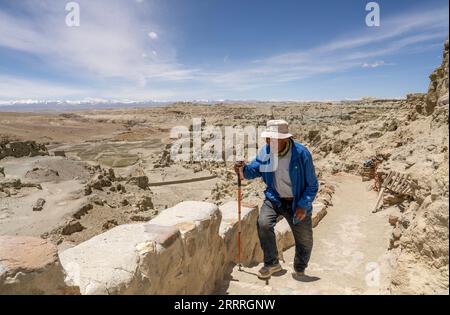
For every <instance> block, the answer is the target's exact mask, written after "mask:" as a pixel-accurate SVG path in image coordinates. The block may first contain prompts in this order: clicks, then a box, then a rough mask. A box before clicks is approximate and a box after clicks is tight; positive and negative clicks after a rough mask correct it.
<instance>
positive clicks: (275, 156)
mask: <svg viewBox="0 0 450 315" xmlns="http://www.w3.org/2000/svg"><path fill="white" fill-rule="evenodd" d="M261 136H262V137H263V138H266V145H265V146H264V147H263V148H262V149H261V151H260V152H259V154H258V156H257V157H256V158H255V159H254V160H253V161H252V162H251V163H250V164H248V165H246V164H245V163H244V162H236V164H235V167H234V169H235V171H236V172H237V173H238V174H239V175H238V176H240V177H241V178H242V179H243V178H245V179H254V178H257V177H262V179H263V180H264V182H265V184H266V186H267V188H266V190H265V191H264V194H265V200H264V203H263V205H262V207H261V209H260V212H259V216H258V222H257V228H258V236H259V241H260V244H261V248H262V250H263V252H264V266H263V267H262V268H261V269H260V270H259V277H260V278H261V279H267V278H269V277H270V276H271V275H272V274H273V273H275V272H277V271H280V270H282V268H281V265H280V263H279V261H278V251H277V245H276V239H275V232H274V227H275V224H276V223H277V218H278V217H279V216H283V217H284V218H285V219H286V220H287V222H288V223H289V225H290V227H291V230H292V232H293V234H294V239H295V259H294V270H295V272H294V274H293V276H294V278H298V277H301V276H303V275H304V272H305V269H306V267H307V266H308V261H309V258H310V256H311V251H312V247H313V232H312V220H311V214H312V203H313V201H314V198H315V197H316V194H317V191H318V181H317V177H316V174H315V170H314V165H313V161H312V157H311V154H310V153H309V151H308V150H307V149H306V148H305V147H304V146H303V145H301V144H300V143H297V142H295V141H294V140H293V139H292V135H291V134H290V133H289V130H288V123H287V122H286V121H284V120H270V121H268V122H267V130H266V131H265V132H263V133H262V134H261ZM275 160H278V163H276V162H275ZM269 164H271V166H270V167H268V165H269Z"/></svg>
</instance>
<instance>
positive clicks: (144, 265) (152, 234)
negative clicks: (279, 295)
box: [60, 201, 293, 294]
mask: <svg viewBox="0 0 450 315" xmlns="http://www.w3.org/2000/svg"><path fill="white" fill-rule="evenodd" d="M257 215H258V210H257V208H256V207H248V206H246V207H245V206H244V207H243V208H242V219H241V229H242V257H241V261H242V263H243V265H244V266H249V265H252V264H254V263H257V262H260V261H261V259H262V252H261V249H260V246H259V241H258V236H257V232H256V218H257ZM237 230H238V225H237V204H236V202H230V203H227V204H225V205H223V206H221V207H220V208H219V207H217V206H215V205H214V204H210V203H206V202H193V201H187V202H182V203H180V204H178V205H176V206H175V207H173V208H169V209H167V210H165V211H164V212H162V213H161V214H159V215H158V216H157V217H156V218H154V219H153V220H151V221H149V222H146V223H140V224H128V225H122V226H118V227H115V228H113V229H111V230H109V231H107V232H105V233H103V234H101V235H98V236H96V237H94V238H92V239H90V240H88V241H86V242H84V243H82V244H80V245H78V246H75V247H73V248H70V249H67V250H66V251H64V252H62V253H61V254H60V258H61V262H62V264H63V266H64V268H65V270H66V272H67V274H68V277H67V283H68V285H76V286H79V287H80V291H81V294H208V293H211V292H212V291H213V290H214V288H215V286H216V283H217V281H219V280H222V279H223V277H224V276H225V275H226V273H229V272H230V271H231V269H232V267H233V265H234V264H235V263H236V257H237ZM288 232H290V231H289V230H287V229H283V228H278V227H277V234H278V242H279V245H278V246H279V247H280V248H283V247H287V246H292V244H290V245H289V244H287V243H290V242H291V243H292V241H293V240H292V239H291V240H289V236H288V234H289V233H288Z"/></svg>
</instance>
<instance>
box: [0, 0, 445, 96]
mask: <svg viewBox="0 0 450 315" xmlns="http://www.w3.org/2000/svg"><path fill="white" fill-rule="evenodd" d="M136 1H138V0H136ZM78 2H79V3H80V7H81V26H80V27H73V28H69V27H66V26H65V24H64V19H63V18H61V8H60V7H58V6H55V5H54V2H53V1H51V0H43V1H40V2H36V1H33V0H23V1H20V4H17V5H20V6H21V9H23V11H24V12H25V13H27V14H23V15H20V16H19V15H17V16H16V15H12V14H11V13H7V11H0V47H2V46H3V47H7V48H9V49H13V50H17V51H22V52H27V53H30V54H32V55H33V56H37V57H38V58H39V59H41V60H44V61H46V66H48V67H51V68H52V69H51V70H58V71H59V72H60V73H61V74H63V75H66V76H69V77H74V78H77V79H81V80H82V79H83V78H88V79H89V80H91V81H96V82H97V81H99V82H103V83H104V88H98V89H83V88H80V89H79V88H76V87H70V86H67V87H66V86H64V85H62V84H54V83H51V82H43V81H33V80H29V79H24V78H17V77H1V76H0V79H1V80H2V82H0V99H1V98H3V99H5V98H7V97H11V98H31V97H33V98H40V97H45V95H47V97H49V98H50V97H62V98H64V97H69V96H70V97H78V95H80V96H81V97H87V96H92V97H97V96H98V97H105V98H111V97H125V98H130V99H143V98H159V99H168V98H172V99H173V98H174V97H177V96H180V97H183V96H186V97H187V95H191V96H192V98H196V97H198V95H200V93H208V94H207V95H208V96H207V95H206V94H204V95H205V97H209V96H210V95H220V96H221V97H222V96H223V95H227V93H226V92H227V91H247V90H253V89H258V88H262V87H269V86H274V85H283V84H285V83H286V82H292V81H296V80H301V79H305V78H309V77H311V76H315V75H321V74H332V73H337V72H341V71H346V70H349V69H358V68H359V69H360V68H361V67H363V68H376V67H380V66H386V65H389V64H388V63H387V62H385V61H383V59H384V60H386V59H388V58H389V56H390V55H392V54H399V53H402V54H407V53H411V52H413V51H418V50H419V49H423V47H431V46H432V45H435V44H441V45H442V43H440V41H441V40H442V39H443V38H444V37H446V35H447V33H448V11H447V10H442V9H432V10H429V11H421V12H419V13H411V12H404V13H403V14H402V15H399V16H396V17H392V18H389V19H387V18H386V19H383V20H382V25H381V27H380V28H377V30H374V29H371V28H366V27H365V26H364V28H363V29H362V30H361V31H360V32H359V33H351V34H342V37H339V38H334V39H331V40H330V41H329V42H328V43H324V44H322V45H318V46H316V47H310V48H306V49H303V50H296V51H289V52H285V53H281V54H277V55H272V56H267V57H266V58H261V59H258V60H253V61H248V62H247V63H240V64H239V65H237V64H236V63H235V62H236V61H234V60H232V59H230V58H229V57H228V55H227V56H225V57H224V58H223V63H226V69H227V70H223V69H224V68H225V67H223V63H222V62H220V61H219V63H220V65H215V66H217V68H215V66H214V65H213V66H210V68H208V69H205V68H199V67H194V66H192V67H187V66H185V65H183V64H181V63H180V62H179V60H178V59H177V54H176V49H175V47H174V45H173V44H172V43H171V42H169V41H168V38H170V34H168V31H167V30H166V29H165V28H164V25H162V24H161V23H159V24H158V21H159V20H158V19H157V18H155V17H153V16H151V14H152V12H154V11H155V10H153V9H152V5H154V3H153V2H152V1H149V0H148V1H146V3H145V6H137V5H131V4H133V3H130V2H126V1H101V0H98V1H90V0H78ZM138 2H142V1H138ZM144 10H147V11H144ZM25 16H28V17H27V18H25ZM29 16H32V18H30V17H29ZM144 16H145V18H143V17H144ZM42 17H45V18H42ZM148 30H153V31H151V32H148ZM155 30H156V31H158V33H160V34H164V36H159V35H158V33H156V32H155ZM149 39H150V40H149ZM219 60H220V59H219ZM218 69H220V70H218ZM229 69H231V70H229ZM3 78H4V79H5V80H7V81H3ZM117 81H120V82H121V83H117ZM161 81H164V84H166V85H164V84H161ZM175 81H177V83H179V82H180V81H181V82H182V83H180V84H177V85H176V86H177V88H176V89H175V88H173V89H172V88H170V87H172V85H171V82H175ZM111 82H114V84H111ZM185 82H187V84H186V85H182V84H184V83H185ZM153 83H158V84H153ZM192 83H194V84H195V85H196V86H198V88H196V89H195V90H193V89H192V88H190V87H191V86H190V84H192ZM154 86H158V88H157V89H156V88H153V87H154ZM161 86H162V87H163V88H161ZM52 87H54V88H52ZM24 91H26V92H27V95H24ZM195 93H198V94H197V95H193V94H195ZM28 94H30V95H28ZM65 95H66V96H65Z"/></svg>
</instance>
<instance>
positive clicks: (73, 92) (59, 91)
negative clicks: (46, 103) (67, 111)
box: [0, 75, 93, 100]
mask: <svg viewBox="0 0 450 315" xmlns="http://www.w3.org/2000/svg"><path fill="white" fill-rule="evenodd" d="M92 92H93V91H91V90H86V89H81V88H76V87H68V86H66V85H62V84H57V83H55V82H49V81H44V80H30V79H23V78H18V77H14V76H7V75H0V100H9V99H18V98H20V99H28V98H33V99H42V100H45V99H48V98H62V99H64V98H82V97H84V96H85V95H89V94H90V93H92Z"/></svg>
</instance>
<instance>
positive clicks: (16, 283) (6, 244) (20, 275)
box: [0, 236, 79, 295]
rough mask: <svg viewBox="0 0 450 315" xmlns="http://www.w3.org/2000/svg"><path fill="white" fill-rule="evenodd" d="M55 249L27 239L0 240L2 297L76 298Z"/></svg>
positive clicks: (38, 241) (4, 238)
mask: <svg viewBox="0 0 450 315" xmlns="http://www.w3.org/2000/svg"><path fill="white" fill-rule="evenodd" d="M64 277H65V273H64V270H63V268H62V266H61V264H60V262H59V258H58V251H57V248H56V246H54V245H53V244H51V243H50V242H48V241H46V240H43V239H40V238H36V237H27V236H0V295H1V294H68V293H71V294H76V293H78V292H79V291H78V288H77V287H68V286H66V284H65V282H64Z"/></svg>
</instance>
